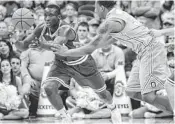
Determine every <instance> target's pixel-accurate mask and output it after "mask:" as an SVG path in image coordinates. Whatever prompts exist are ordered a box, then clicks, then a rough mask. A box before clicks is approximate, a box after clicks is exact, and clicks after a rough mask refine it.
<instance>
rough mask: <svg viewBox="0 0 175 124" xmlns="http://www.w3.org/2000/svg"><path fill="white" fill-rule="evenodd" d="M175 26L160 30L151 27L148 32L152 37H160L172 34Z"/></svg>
mask: <svg viewBox="0 0 175 124" xmlns="http://www.w3.org/2000/svg"><path fill="white" fill-rule="evenodd" d="M174 32H175V28H174V27H173V28H166V29H161V30H156V29H151V31H150V34H151V35H152V36H154V37H160V36H162V35H173V34H174Z"/></svg>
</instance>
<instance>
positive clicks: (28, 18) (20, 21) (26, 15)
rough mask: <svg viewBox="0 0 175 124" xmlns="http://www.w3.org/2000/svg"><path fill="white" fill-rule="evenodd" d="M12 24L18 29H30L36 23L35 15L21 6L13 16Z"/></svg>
mask: <svg viewBox="0 0 175 124" xmlns="http://www.w3.org/2000/svg"><path fill="white" fill-rule="evenodd" d="M12 24H13V26H14V27H15V28H16V29H19V30H28V29H30V28H31V26H32V25H33V24H34V15H33V13H32V12H31V11H30V10H29V9H26V8H20V9H18V10H16V11H15V12H14V14H13V16H12Z"/></svg>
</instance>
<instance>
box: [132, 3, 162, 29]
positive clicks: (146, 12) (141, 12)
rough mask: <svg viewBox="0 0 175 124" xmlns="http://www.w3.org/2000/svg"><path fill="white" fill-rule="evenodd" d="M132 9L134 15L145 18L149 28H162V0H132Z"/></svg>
mask: <svg viewBox="0 0 175 124" xmlns="http://www.w3.org/2000/svg"><path fill="white" fill-rule="evenodd" d="M131 10H132V14H133V16H135V17H137V18H140V17H142V18H145V20H146V26H147V27H148V28H154V29H159V28H160V19H159V14H160V1H141V0H137V1H132V2H131Z"/></svg>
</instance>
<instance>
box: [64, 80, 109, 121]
mask: <svg viewBox="0 0 175 124" xmlns="http://www.w3.org/2000/svg"><path fill="white" fill-rule="evenodd" d="M70 87H71V90H70V94H71V95H70V96H69V97H68V98H67V99H66V103H67V106H69V109H68V112H69V114H70V115H71V116H72V118H86V119H90V118H91V119H92V118H93V119H95V118H109V117H110V116H111V115H110V109H108V108H107V107H106V105H105V104H104V103H103V102H102V101H101V100H100V98H99V97H98V95H97V94H96V93H95V92H94V91H93V90H92V89H90V88H85V87H84V88H83V87H81V86H80V85H78V83H76V82H75V80H74V79H73V80H72V81H71V84H70Z"/></svg>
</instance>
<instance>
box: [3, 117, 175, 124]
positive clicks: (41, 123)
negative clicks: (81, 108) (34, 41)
mask: <svg viewBox="0 0 175 124" xmlns="http://www.w3.org/2000/svg"><path fill="white" fill-rule="evenodd" d="M54 123H57V124H67V123H65V122H62V121H61V120H58V119H55V118H54V117H40V118H35V119H26V120H16V121H12V120H11V121H9V120H8V121H7V120H2V121H0V124H54ZM71 124H112V122H111V120H110V119H86V120H73V122H72V123H71ZM122 124H174V121H173V119H172V118H156V119H131V118H129V117H123V118H122Z"/></svg>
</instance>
